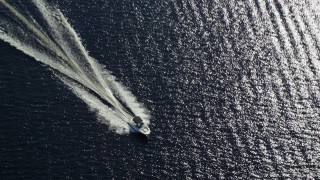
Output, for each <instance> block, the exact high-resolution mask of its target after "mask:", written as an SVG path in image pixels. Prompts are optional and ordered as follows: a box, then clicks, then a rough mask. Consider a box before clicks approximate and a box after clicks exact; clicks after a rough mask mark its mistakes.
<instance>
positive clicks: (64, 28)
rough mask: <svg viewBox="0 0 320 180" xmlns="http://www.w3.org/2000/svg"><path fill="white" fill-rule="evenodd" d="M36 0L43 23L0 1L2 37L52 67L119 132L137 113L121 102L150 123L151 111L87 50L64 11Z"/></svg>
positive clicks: (35, 3)
mask: <svg viewBox="0 0 320 180" xmlns="http://www.w3.org/2000/svg"><path fill="white" fill-rule="evenodd" d="M32 3H33V5H34V6H35V7H36V8H37V9H38V10H39V12H40V14H41V16H42V17H41V20H42V21H44V23H39V22H38V21H37V20H36V18H34V16H33V15H32V13H31V12H19V11H18V10H17V8H15V7H14V6H13V5H11V4H9V3H8V2H6V1H5V0H0V4H1V5H2V6H3V7H5V9H6V10H7V11H8V14H9V16H6V17H5V18H1V19H0V26H1V29H0V30H1V31H0V39H2V40H3V41H5V42H8V43H9V44H11V45H12V46H14V47H15V48H17V49H19V50H21V51H23V52H24V53H25V54H27V55H29V56H31V57H33V58H35V59H36V60H37V61H39V62H41V63H43V64H45V65H47V66H48V67H49V68H50V69H52V72H53V73H54V74H55V75H56V76H57V77H58V78H59V79H60V80H61V81H62V82H63V83H64V84H65V85H67V86H68V87H69V89H71V90H72V92H73V93H75V94H76V95H77V96H78V97H79V98H81V99H82V100H83V101H84V102H85V103H86V104H87V105H88V107H89V108H90V109H91V110H93V111H94V112H96V114H97V117H98V119H99V121H100V122H102V123H104V124H108V125H109V127H110V129H112V130H114V131H116V132H117V133H126V132H129V127H128V124H127V122H129V121H131V120H132V118H133V115H132V114H131V113H129V112H128V111H127V110H126V109H125V108H124V107H123V105H125V106H126V107H128V108H129V109H130V111H132V112H133V113H134V114H135V115H137V116H140V117H141V118H142V119H143V120H144V122H145V123H146V124H147V125H148V124H149V114H148V111H147V110H146V109H145V108H144V107H143V106H142V105H141V104H140V103H138V102H137V101H136V98H135V97H134V95H133V94H132V93H131V92H129V91H128V90H127V89H126V88H125V87H124V86H122V85H121V84H120V83H119V82H117V81H116V80H115V77H114V76H112V75H111V74H110V72H108V71H107V70H106V69H105V68H104V66H102V65H101V64H99V63H98V61H97V60H95V59H94V58H92V57H90V56H89V55H88V52H87V51H86V50H85V48H84V46H83V45H82V43H81V40H80V38H79V36H78V35H77V33H76V32H75V30H74V29H73V28H72V27H71V26H70V24H69V23H68V22H67V19H66V18H65V17H64V16H63V14H62V13H61V12H60V11H59V10H58V9H55V8H53V7H51V6H50V5H49V4H47V3H46V2H44V1H42V0H41V1H40V0H34V1H32ZM40 24H41V25H40ZM119 100H121V102H120V101H119ZM104 102H107V103H104Z"/></svg>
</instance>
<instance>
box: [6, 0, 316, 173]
mask: <svg viewBox="0 0 320 180" xmlns="http://www.w3.org/2000/svg"><path fill="white" fill-rule="evenodd" d="M23 2H24V1H23ZM49 3H50V5H53V6H56V7H57V8H59V9H60V10H61V12H62V13H63V14H64V15H65V16H66V17H67V18H68V22H69V23H70V24H71V26H72V27H73V28H74V29H75V31H76V32H77V33H78V34H79V36H80V37H81V39H82V43H83V44H84V45H85V47H86V49H87V50H88V51H89V54H90V55H91V56H93V57H94V58H96V59H97V60H98V61H99V62H100V63H101V64H103V65H105V66H106V69H108V70H110V71H111V72H112V74H113V75H114V76H116V77H117V79H118V80H119V81H120V82H122V83H123V84H124V85H125V86H126V87H128V89H129V90H130V91H131V92H132V93H133V94H134V95H135V96H136V97H137V99H138V101H139V102H142V103H144V105H145V107H146V108H147V109H148V110H149V111H150V112H151V120H150V121H151V123H150V128H151V131H152V134H151V135H150V140H149V142H147V143H146V142H144V141H143V140H142V139H141V138H140V137H138V136H136V135H133V134H126V135H120V134H117V133H115V132H112V131H109V128H108V126H107V125H105V124H102V123H100V122H98V121H97V115H96V114H95V113H94V112H92V111H90V110H89V109H88V107H87V105H86V104H85V103H84V102H83V101H81V99H79V98H78V97H77V96H76V95H74V94H73V93H72V92H71V91H70V90H69V89H68V88H67V87H66V86H65V85H64V84H63V83H62V82H61V81H59V79H58V78H56V77H55V76H54V75H53V74H52V71H51V70H49V68H48V67H46V66H45V65H43V64H41V63H39V62H37V61H35V60H34V59H33V58H32V57H29V56H27V55H25V54H24V53H23V52H21V51H19V50H17V49H15V48H14V47H12V46H10V45H9V44H8V43H5V42H3V41H0V59H1V63H0V94H1V98H0V110H1V115H0V178H1V179H17V178H22V179H35V178H36V179H38V178H39V177H41V178H43V179H80V178H83V179H91V178H92V179H111V178H115V179H215V178H219V179H220V178H221V179H224V178H232V179H233V178H250V179H255V178H317V177H318V178H319V176H320V165H319V163H320V122H319V113H320V111H319V107H320V94H319V80H320V79H319V73H320V65H319V62H320V58H319V57H320V51H319V50H320V36H319V32H318V31H319V30H318V29H319V25H320V24H319V23H320V22H319V19H318V18H317V16H318V14H317V10H319V8H318V7H319V6H317V5H318V4H319V2H317V1H314V2H312V3H311V2H309V1H306V2H303V1H302V2H299V3H297V2H295V3H294V1H282V0H273V1H266V2H265V1H261V0H256V1H253V0H249V1H246V2H244V1H228V2H224V1H206V0H202V1H159V2H154V1H102V0H101V1H100V0H96V1H83V2H79V1H63V2H60V1H55V0H50V1H49ZM13 4H14V3H13ZM16 6H19V8H18V9H19V10H21V11H22V10H23V9H28V10H29V11H30V10H34V11H35V13H36V11H37V10H36V9H35V8H34V7H33V6H32V3H30V2H25V4H23V3H22V4H19V5H16ZM8 16H10V15H9V14H8V12H7V10H5V8H4V7H3V6H1V5H0V18H1V17H8ZM40 23H41V22H40Z"/></svg>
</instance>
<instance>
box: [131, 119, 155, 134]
mask: <svg viewBox="0 0 320 180" xmlns="http://www.w3.org/2000/svg"><path fill="white" fill-rule="evenodd" d="M128 124H129V125H130V127H131V128H132V130H133V132H136V133H140V134H142V135H144V136H145V137H148V136H149V134H150V129H149V127H148V125H147V124H145V123H144V122H143V120H142V119H141V118H140V117H139V116H135V117H134V118H133V119H132V122H128Z"/></svg>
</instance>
